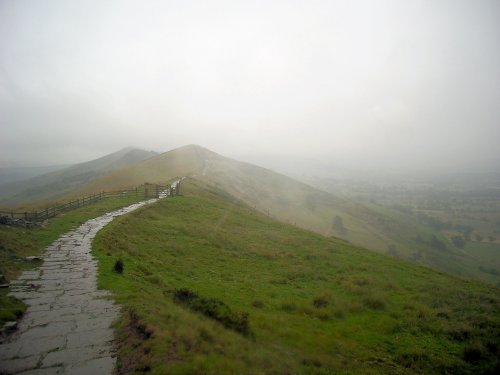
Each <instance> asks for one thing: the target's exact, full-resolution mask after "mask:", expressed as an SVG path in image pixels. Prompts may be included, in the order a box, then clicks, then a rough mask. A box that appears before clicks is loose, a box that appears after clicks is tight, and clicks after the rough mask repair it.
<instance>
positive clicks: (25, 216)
mask: <svg viewBox="0 0 500 375" xmlns="http://www.w3.org/2000/svg"><path fill="white" fill-rule="evenodd" d="M24 220H28V213H27V212H25V213H24Z"/></svg>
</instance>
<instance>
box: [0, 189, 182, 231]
mask: <svg viewBox="0 0 500 375" xmlns="http://www.w3.org/2000/svg"><path fill="white" fill-rule="evenodd" d="M178 194H179V181H175V182H173V183H171V184H167V185H159V184H155V185H153V184H146V185H141V186H139V187H136V188H135V189H129V190H126V189H124V190H116V191H102V192H99V193H94V194H90V195H87V196H84V197H82V198H77V199H75V200H72V201H70V202H67V203H63V204H59V205H54V206H50V207H46V208H45V209H43V210H40V211H38V210H37V211H25V212H14V211H0V224H7V225H16V224H18V225H24V226H26V224H28V226H29V224H30V223H32V224H34V223H38V222H41V221H44V220H47V219H50V218H53V217H55V216H57V215H58V214H60V213H62V212H67V211H71V210H74V209H77V208H79V207H82V206H86V205H89V204H93V203H96V202H100V201H102V200H103V199H107V198H130V197H139V196H141V197H144V198H152V197H156V198H160V197H163V196H170V195H178Z"/></svg>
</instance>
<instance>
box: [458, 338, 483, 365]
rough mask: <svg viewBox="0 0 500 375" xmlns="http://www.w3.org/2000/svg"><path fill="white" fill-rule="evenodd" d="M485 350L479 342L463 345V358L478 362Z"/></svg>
mask: <svg viewBox="0 0 500 375" xmlns="http://www.w3.org/2000/svg"><path fill="white" fill-rule="evenodd" d="M484 354H485V350H484V347H483V345H482V344H481V343H480V342H472V343H470V344H468V345H466V346H465V348H464V352H463V358H464V360H465V361H467V362H478V361H479V360H481V358H483V357H484Z"/></svg>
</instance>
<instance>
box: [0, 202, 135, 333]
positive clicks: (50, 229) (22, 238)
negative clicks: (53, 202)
mask: <svg viewBox="0 0 500 375" xmlns="http://www.w3.org/2000/svg"><path fill="white" fill-rule="evenodd" d="M141 199H142V198H141V197H139V198H136V197H131V198H114V199H106V200H103V201H102V202H99V203H95V204H92V205H88V206H85V207H81V208H79V209H76V210H73V211H69V212H67V213H64V214H61V215H59V216H57V217H55V218H53V219H50V220H49V222H48V224H47V225H46V226H44V227H36V228H32V229H27V228H23V227H15V226H5V225H0V273H1V274H2V275H4V277H5V278H6V279H7V280H14V279H15V278H16V277H18V276H19V275H20V273H21V272H22V271H24V270H27V269H30V268H33V267H35V266H38V265H40V263H39V262H37V261H28V260H26V257H27V256H30V255H40V254H42V253H43V250H44V249H45V248H46V247H47V246H48V245H50V244H51V243H52V242H53V241H54V240H56V239H57V238H58V237H59V236H60V235H61V234H63V233H65V232H68V231H69V230H71V229H73V228H75V227H77V226H79V225H80V224H82V223H84V222H85V221H87V220H88V219H91V218H94V217H97V216H100V215H102V214H104V213H106V212H109V211H113V210H116V209H118V208H119V207H123V206H126V205H129V204H132V203H135V202H137V201H139V200H141ZM8 291H9V290H8V288H2V289H0V326H3V324H4V323H5V322H6V321H9V320H15V319H16V317H18V316H19V315H20V313H22V312H24V310H25V306H24V304H23V303H22V302H20V301H18V300H16V299H14V298H12V297H8V296H7V293H8Z"/></svg>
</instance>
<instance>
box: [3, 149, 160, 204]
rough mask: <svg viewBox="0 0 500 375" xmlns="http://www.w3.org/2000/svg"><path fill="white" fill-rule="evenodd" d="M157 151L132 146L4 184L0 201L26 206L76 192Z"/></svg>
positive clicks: (147, 157)
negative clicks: (83, 186) (94, 158)
mask: <svg viewBox="0 0 500 375" xmlns="http://www.w3.org/2000/svg"><path fill="white" fill-rule="evenodd" d="M154 155H156V153H155V152H152V151H145V150H139V149H134V148H130V147H129V148H124V149H122V150H120V151H117V152H115V153H112V154H109V155H106V156H103V157H101V158H99V159H96V160H92V161H89V162H85V163H80V164H76V165H73V166H71V167H68V168H64V169H62V170H58V171H55V172H51V173H47V174H44V175H41V176H37V177H34V178H31V179H28V180H25V181H20V182H15V183H12V184H5V185H0V204H1V205H2V206H3V207H6V206H26V205H29V204H30V203H32V202H36V201H45V200H54V199H57V198H61V197H64V196H66V195H68V194H73V193H74V191H75V190H77V189H79V187H80V186H81V185H84V184H87V183H89V182H90V181H92V180H94V179H96V178H98V177H100V176H103V175H106V174H107V173H109V172H111V171H114V170H117V169H121V168H123V167H124V166H126V165H129V164H133V163H137V162H140V161H143V160H146V159H149V158H150V157H152V156H154ZM137 185H140V184H137ZM135 186H136V185H135ZM95 192H96V191H93V193H95Z"/></svg>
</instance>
